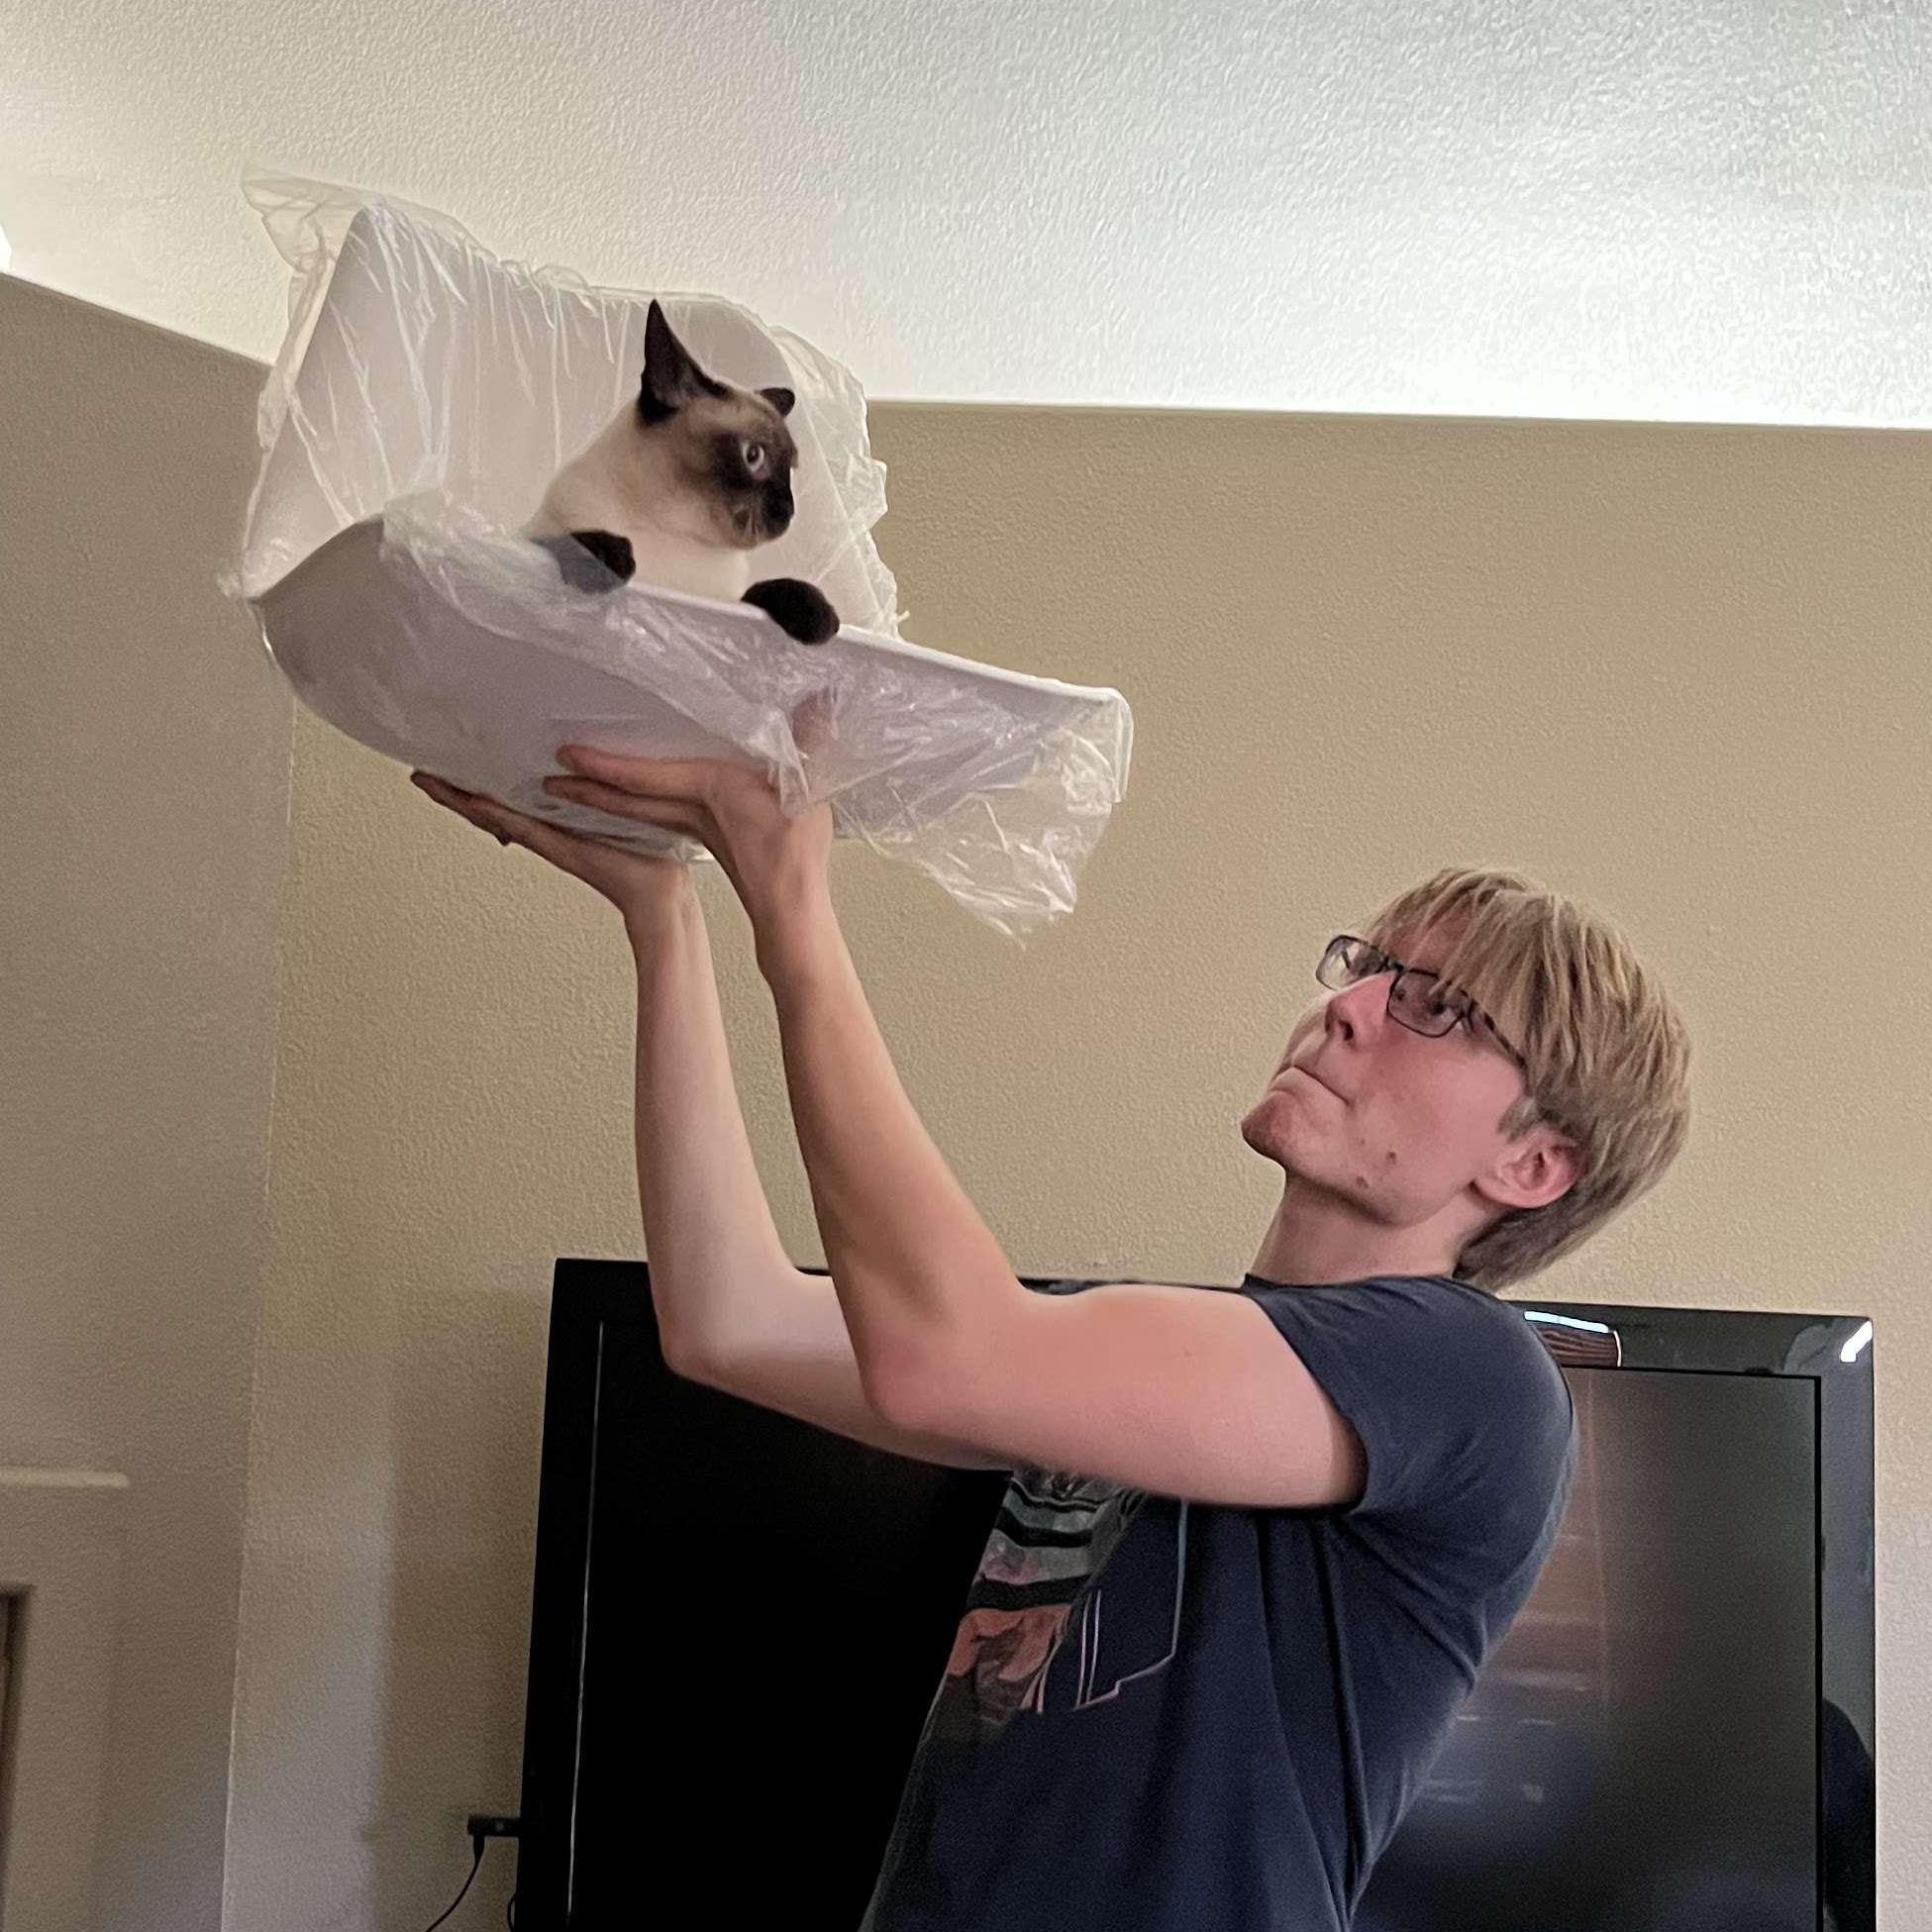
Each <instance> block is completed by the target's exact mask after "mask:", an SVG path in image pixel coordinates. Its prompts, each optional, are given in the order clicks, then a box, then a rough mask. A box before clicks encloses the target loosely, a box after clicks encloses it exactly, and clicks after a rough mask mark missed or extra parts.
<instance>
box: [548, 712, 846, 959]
mask: <svg viewBox="0 0 1932 1932" xmlns="http://www.w3.org/2000/svg"><path fill="white" fill-rule="evenodd" d="M557 762H558V763H559V764H561V765H563V766H564V767H565V768H566V769H567V770H569V771H570V772H572V773H574V774H575V775H574V776H572V777H568V778H546V779H545V780H544V789H545V790H546V791H547V792H549V793H550V794H551V796H552V797H554V798H565V799H568V800H569V801H570V802H571V803H572V804H576V805H589V806H592V807H594V808H595V809H596V810H598V811H600V812H610V813H612V814H614V815H615V816H617V817H619V818H630V819H637V820H639V821H640V822H641V823H643V824H646V825H658V826H662V827H664V828H665V829H666V830H667V831H671V832H676V833H679V834H681V835H682V836H684V837H685V838H690V839H695V840H697V841H698V843H699V844H700V845H702V846H704V847H705V848H706V850H707V851H709V852H710V853H711V855H712V856H713V857H714V858H715V859H716V860H717V862H718V864H720V865H721V866H723V867H724V870H725V874H726V876H727V877H728V878H729V879H730V880H731V882H732V887H733V889H734V890H735V891H736V892H737V894H738V897H739V900H740V902H741V903H742V904H743V905H744V908H745V911H746V914H747V916H748V917H749V918H750V919H751V922H752V931H753V934H754V936H755V939H756V941H757V943H758V945H759V948H760V950H761V952H763V951H764V950H765V949H767V948H770V947H772V946H773V945H775V943H776V942H777V940H778V938H779V937H780V935H781V933H782V931H783V929H784V927H785V924H786V922H787V921H788V920H790V919H793V918H796V917H799V916H801V915H802V914H804V913H805V912H807V911H809V910H810V909H811V908H812V907H814V906H815V905H816V904H818V903H819V902H820V901H822V900H823V899H824V898H825V897H826V896H827V895H828V893H829V875H830V855H831V850H832V806H831V803H830V801H829V800H825V799H821V800H820V801H819V802H818V803H817V804H816V805H812V806H809V807H807V809H806V810H804V811H802V812H800V813H799V814H798V816H797V817H795V818H792V817H788V816H787V815H786V813H785V811H784V808H783V806H782V805H781V803H780V802H779V798H778V789H777V786H776V785H775V784H773V783H772V781H771V780H770V779H769V778H767V777H766V776H765V775H764V774H763V772H762V771H755V770H753V769H751V767H749V766H747V765H742V764H734V763H726V762H725V761H723V760H721V759H712V758H706V759H641V758H627V757H623V756H621V755H619V754H617V753H613V752H599V751H594V750H592V749H591V748H589V747H588V746H583V745H563V746H559V748H558V752H557Z"/></svg>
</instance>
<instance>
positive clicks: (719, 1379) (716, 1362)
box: [658, 1325, 725, 1388]
mask: <svg viewBox="0 0 1932 1932" xmlns="http://www.w3.org/2000/svg"><path fill="white" fill-rule="evenodd" d="M658 1348H659V1353H660V1354H661V1356H662V1357H663V1359H664V1367H665V1368H666V1369H668V1370H669V1371H670V1372H671V1373H672V1374H673V1375H675V1376H677V1377H678V1379H679V1380H680V1381H690V1382H702V1383H703V1384H704V1385H705V1387H707V1388H722V1387H723V1386H724V1379H723V1378H724V1373H725V1372H724V1363H723V1351H722V1350H720V1349H719V1348H718V1347H717V1345H716V1344H715V1343H714V1342H713V1341H711V1340H710V1338H709V1337H707V1336H705V1335H702V1334H692V1333H689V1332H687V1331H686V1330H684V1329H680V1328H670V1327H665V1326H662V1325H661V1326H660V1328H659V1331H658Z"/></svg>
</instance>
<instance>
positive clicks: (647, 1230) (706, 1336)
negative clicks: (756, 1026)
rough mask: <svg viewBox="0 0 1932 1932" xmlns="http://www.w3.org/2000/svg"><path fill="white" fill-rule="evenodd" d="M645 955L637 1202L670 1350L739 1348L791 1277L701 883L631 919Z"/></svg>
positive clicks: (638, 949) (641, 957) (636, 950)
mask: <svg viewBox="0 0 1932 1932" xmlns="http://www.w3.org/2000/svg"><path fill="white" fill-rule="evenodd" d="M630 937H631V947H632V953H633V956H634V959H635V963H636V967H637V993H638V1010H637V1089H636V1137H637V1171H638V1206H639V1209H640V1211H641V1213H642V1215H643V1219H644V1239H645V1252H646V1256H647V1258H648V1260H649V1263H650V1267H651V1289H652V1298H653V1301H654V1303H655V1304H656V1307H657V1310H658V1324H659V1330H660V1333H661V1339H662V1342H663V1346H664V1349H665V1352H666V1354H668V1355H671V1356H673V1357H675V1356H679V1355H686V1354H694V1355H697V1356H703V1355H708V1354H711V1353H713V1352H715V1351H719V1350H723V1349H728V1348H729V1347H730V1345H731V1341H732V1338H733V1335H734V1334H735V1333H736V1332H737V1330H738V1329H740V1328H742V1327H744V1326H745V1325H746V1324H747V1322H748V1320H749V1319H750V1315H751V1311H752V1309H753V1308H754V1307H755V1306H756V1303H757V1300H758V1298H759V1297H761V1296H764V1295H768V1294H772V1293H776V1292H782V1291H786V1290H787V1289H788V1288H789V1287H790V1286H791V1285H792V1279H791V1277H792V1263H791V1261H790V1258H789V1257H788V1256H787V1255H786V1253H785V1248H784V1243H783V1241H782V1240H781V1239H780V1237H779V1234H778V1230H777V1227H776V1225H775V1223H774V1222H773V1221H772V1218H771V1209H770V1205H769V1203H768V1202H767V1201H766V1199H765V1194H764V1188H763V1183H762V1182H761V1180H760V1178H759V1172H758V1166H757V1163H756V1161H755V1160H754V1159H753V1155H752V1147H751V1141H750V1139H749V1137H748V1136H747V1134H746V1131H745V1118H744V1114H743V1113H742V1111H741V1110H740V1107H739V1102H738V1092H737V1088H736V1087H735V1085H734V1084H733V1081H732V1072H731V1056H730V1050H729V1047H728V1044H727V1041H726V1037H725V1026H724V1016H723V1014H722V1013H721V1012H720V1011H719V1006H718V987H717V980H716V976H715V974H714V971H713V968H712V960H711V947H710V941H709V938H708V937H707V934H706V931H705V924H704V910H703V907H702V906H701V905H700V904H699V903H698V901H697V899H696V896H695V893H692V894H691V895H690V896H689V897H688V898H687V899H685V900H684V901H682V902H680V903H679V904H678V905H677V906H675V907H674V908H670V909H667V910H665V911H664V912H663V914H662V915H661V916H660V917H654V918H653V919H652V920H651V921H650V922H649V923H645V924H640V925H638V926H635V927H633V928H632V929H631V934H630Z"/></svg>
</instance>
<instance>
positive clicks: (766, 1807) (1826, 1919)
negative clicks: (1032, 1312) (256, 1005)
mask: <svg viewBox="0 0 1932 1932" xmlns="http://www.w3.org/2000/svg"><path fill="white" fill-rule="evenodd" d="M817 1272H823V1271H822V1270H820V1271H817ZM1034 1285H1042V1284H1040V1283H1034ZM1516 1305H1518V1306H1520V1307H1521V1308H1522V1310H1523V1314H1524V1318H1525V1320H1527V1321H1529V1322H1531V1323H1532V1324H1533V1325H1534V1326H1535V1327H1536V1329H1537V1332H1538V1334H1539V1335H1540V1336H1542V1338H1543V1340H1544V1342H1545V1344H1546V1346H1548V1347H1549V1349H1550V1351H1551V1353H1552V1355H1553V1356H1554V1357H1555V1358H1556V1360H1557V1361H1558V1362H1559V1364H1560V1365H1561V1366H1562V1368H1563V1372H1564V1374H1565V1377H1566V1379H1567V1380H1568V1382H1569V1384H1570V1388H1571V1391H1572V1394H1573V1397H1574V1399H1575V1402H1576V1417H1577V1427H1578V1451H1579V1460H1578V1466H1577V1474H1576V1482H1575V1485H1574V1487H1573V1490H1572V1493H1571V1497H1570V1501H1569V1505H1568V1509H1567V1512H1566V1515H1565V1519H1564V1522H1563V1525H1562V1528H1561V1532H1560V1535H1559V1538H1558V1541H1557V1544H1556V1546H1555V1548H1554V1550H1553V1552H1552V1555H1551V1558H1550V1561H1549V1563H1548V1565H1547V1567H1546V1568H1545V1570H1544V1573H1543V1575H1542V1576H1541V1578H1540V1580H1539V1582H1538V1584H1537V1587H1536V1589H1535V1591H1534V1592H1533V1594H1532V1595H1531V1597H1530V1599H1529V1601H1528V1603H1527V1604H1526V1605H1525V1607H1524V1609H1523V1612H1522V1614H1521V1615H1520V1617H1519V1618H1518V1619H1517V1621H1516V1623H1515V1625H1514V1626H1513V1627H1512V1628H1511V1630H1510V1632H1509V1634H1508V1636H1507V1637H1506V1638H1505V1639H1504V1641H1503V1642H1502V1644H1501V1645H1499V1646H1498V1647H1497V1649H1496V1651H1495V1652H1494V1654H1493V1655H1492V1656H1491V1657H1490V1659H1489V1660H1488V1663H1487V1664H1486V1665H1485V1667H1484V1669H1483V1671H1482V1674H1481V1676H1480V1677H1479V1678H1478V1679H1477V1681H1476V1684H1475V1687H1474V1691H1473V1693H1472V1695H1471V1696H1470V1698H1469V1700H1468V1702H1467V1703H1466V1704H1465V1706H1464V1707H1463V1709H1462V1710H1461V1712H1460V1713H1459V1715H1458V1718H1457V1721H1456V1723H1455V1726H1454V1728H1453V1731H1452V1734H1451V1736H1450V1739H1449V1742H1448V1743H1447V1744H1446V1746H1445V1747H1444V1750H1443V1752H1442V1755H1441V1756H1440V1758H1439V1759H1438V1760H1437V1762H1436V1763H1435V1765H1434V1766H1433V1767H1432V1769H1431V1773H1430V1775H1429V1778H1428V1779H1427V1781H1426V1783H1425V1785H1424V1787H1423V1789H1422V1791H1421V1792H1420V1793H1419V1795H1418V1797H1417V1799H1416V1801H1415V1803H1414V1805H1413V1807H1412V1808H1411V1810H1410V1811H1409V1813H1408V1815H1407V1816H1406V1817H1405V1819H1404V1821H1403V1823H1402V1826H1401V1829H1400V1830H1399V1831H1398V1832H1397V1833H1396V1835H1395V1837H1394V1839H1393V1840H1392V1842H1391V1843H1390V1845H1389V1846H1388V1847H1387V1849H1386V1850H1385V1852H1384V1853H1383V1855H1382V1857H1381V1859H1380V1860H1379V1862H1378V1863H1377V1865H1376V1867H1375V1870H1374V1873H1373V1877H1372V1879H1371V1881H1370V1884H1369V1888H1368V1891H1367V1893H1366V1895H1365V1896H1364V1898H1363V1901H1362V1904H1361V1907H1360V1910H1359V1914H1358V1917H1357V1927H1358V1932H1679V1929H1681V1932H1691V1929H1692V1928H1695V1932H1874V1927H1875V1923H1876V1910H1875V1903H1874V1889H1875V1887H1874V1866H1875V1823H1874V1821H1875V1803H1874V1777H1875V1772H1874V1742H1875V1738H1874V1712H1873V1696H1874V1671H1873V1662H1874V1643H1873V1629H1874V1622H1873V1510H1872V1501H1873V1436H1872V1426H1873V1403H1872V1346H1871V1344H1872V1327H1871V1324H1870V1323H1869V1322H1867V1321H1864V1320H1862V1319H1861V1318H1859V1317H1857V1316H1853V1315H1798V1314H1757V1313H1751V1314H1746V1313H1732V1312H1723V1311H1713V1310H1701V1309H1687V1308H1634V1307H1610V1306H1584V1305H1579V1304H1576V1303H1573V1302H1554V1301H1552V1302H1543V1301H1536V1300H1532V1299H1522V1300H1520V1301H1518V1302H1517V1304H1516ZM1003 1486H1004V1477H1003V1475H1002V1474H999V1473H996V1472H992V1471H978V1470H950V1469H942V1468H939V1467H937V1466H934V1465H931V1464H924V1463H917V1462H911V1461H908V1460H906V1459H905V1458H902V1457H898V1456H894V1455H891V1454H889V1453H887V1452H884V1451H881V1450H876V1449H872V1448H869V1447H867V1446H865V1445H864V1444H861V1443H856V1442H853V1441H850V1440H848V1439H847V1438H845V1437H841V1436H835V1435H832V1434H830V1433H829V1432H827V1431H825V1430H821V1429H817V1428H814V1427H812V1426H811V1425H809V1424H806V1423H802V1422H799V1421H796V1420H794V1419H792V1418H791V1417H788V1416H783V1415H778V1414H775V1413H773V1412H771V1411H768V1410H764V1409H761V1408H758V1407H756V1406H755V1405H753V1404H751V1403H747V1402H743V1401H740V1400H738V1399H737V1398H735V1397H733V1396H729V1395H724V1394H721V1393H719V1392H718V1391H716V1390H714V1389H707V1388H703V1387H700V1386H698V1385H697V1384H695V1383H691V1382H688V1381H683V1380H680V1379H679V1378H678V1377H676V1376H674V1375H672V1374H671V1373H669V1372H668V1371H667V1370H666V1369H665V1368H664V1366H663V1362H662V1358H661V1354H660V1352H659V1347H658V1335H657V1325H656V1321H655V1318H654V1315H653V1310H652V1303H651V1292H650V1277H649V1273H648V1270H647V1266H646V1264H643V1263H639V1262H616V1261H598V1260H583V1259H575V1258H567V1257H566V1258H563V1259H560V1260H559V1262H558V1263H557V1266H556V1272H555V1278H554V1283H553V1295H552V1304H551V1326H550V1355H549V1365H548V1372H547V1377H546V1390H545V1411H544V1432H543V1450H542V1470H541V1474H540V1490H539V1507H538V1520H537V1554H536V1569H535V1578H534V1586H533V1594H532V1619H531V1639H530V1668H529V1678H528V1690H527V1707H526V1715H525V1732H524V1762H523V1790H522V1810H521V1826H520V1843H519V1849H518V1874H517V1900H516V1924H517V1927H518V1932H601V1929H602V1928H605V1927H610V1928H618V1927H623V1928H625V1929H626V1932H654V1928H657V1927H660V1926H662V1927H665V1928H669V1927H672V1926H677V1927H685V1926H689V1925H691V1924H693V1923H699V1922H702V1923H705V1924H715V1925H721V1926H727V1925H728V1926H740V1925H744V1926H753V1925H759V1926H763V1925H783V1926H785V1927H786V1928H787V1929H788V1932H819V1928H824V1932H856V1928H857V1927H858V1924H859V1921H860V1918H861V1916H862V1914H863V1913H864V1906H865V1901H866V1899H867V1897H868V1896H869V1894H870V1890H871V1884H872V1879H873V1875H874V1874H875V1872H876V1870H877V1867H878V1862H879V1858H880V1856H881V1854H882V1852H883V1849H884V1844H885V1839H886V1835H887V1832H888V1830H889V1828H890V1825H891V1822H892V1815H893V1809H894V1806H895V1804H896V1802H897V1798H898V1793H899V1787H900V1784H901V1781H902V1780H903V1778H904V1775H905V1771H906V1767H907V1764H908V1762H909V1760H910V1757H911V1754H912V1750H913V1747H914V1745H915V1743H916V1741H917V1738H918V1734H919V1729H920V1726H921V1724H922V1723H923V1721H924V1718H925V1715H926V1709H927V1706H928V1704H929V1703H930V1701H931V1698H932V1693H933V1689H934V1687H935V1685H936V1684H937V1683H938V1681H939V1678H940V1673H941V1670H942V1668H943V1666H944V1663H945V1660H946V1656H947V1653H948V1651H949V1649H950V1648H951V1644H952V1639H953V1633H954V1627H955V1624H956V1623H957V1621H958V1617H959V1610H960V1604H961V1601H962V1599H963V1597H964V1595H965V1592H966V1585H967V1583H968V1581H969V1579H970V1577H971V1576H972V1573H973V1570H974V1568H975V1566H976V1564H977V1561H978V1557H979V1552H980V1548H981V1545H982V1543H983V1541H984V1539H985V1535H986V1532H987V1530H988V1528H989V1527H990V1525H991V1522H992V1518H993V1513H994V1510H995V1507H996V1505H997V1503H998V1499H999V1495H1000V1491H1001V1489H1002V1488H1003ZM694 1904H696V1905H698V1907H699V1910H700V1911H701V1914H702V1916H701V1918H693V1917H692V1916H691V1913H692V1908H693V1905H694Z"/></svg>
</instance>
